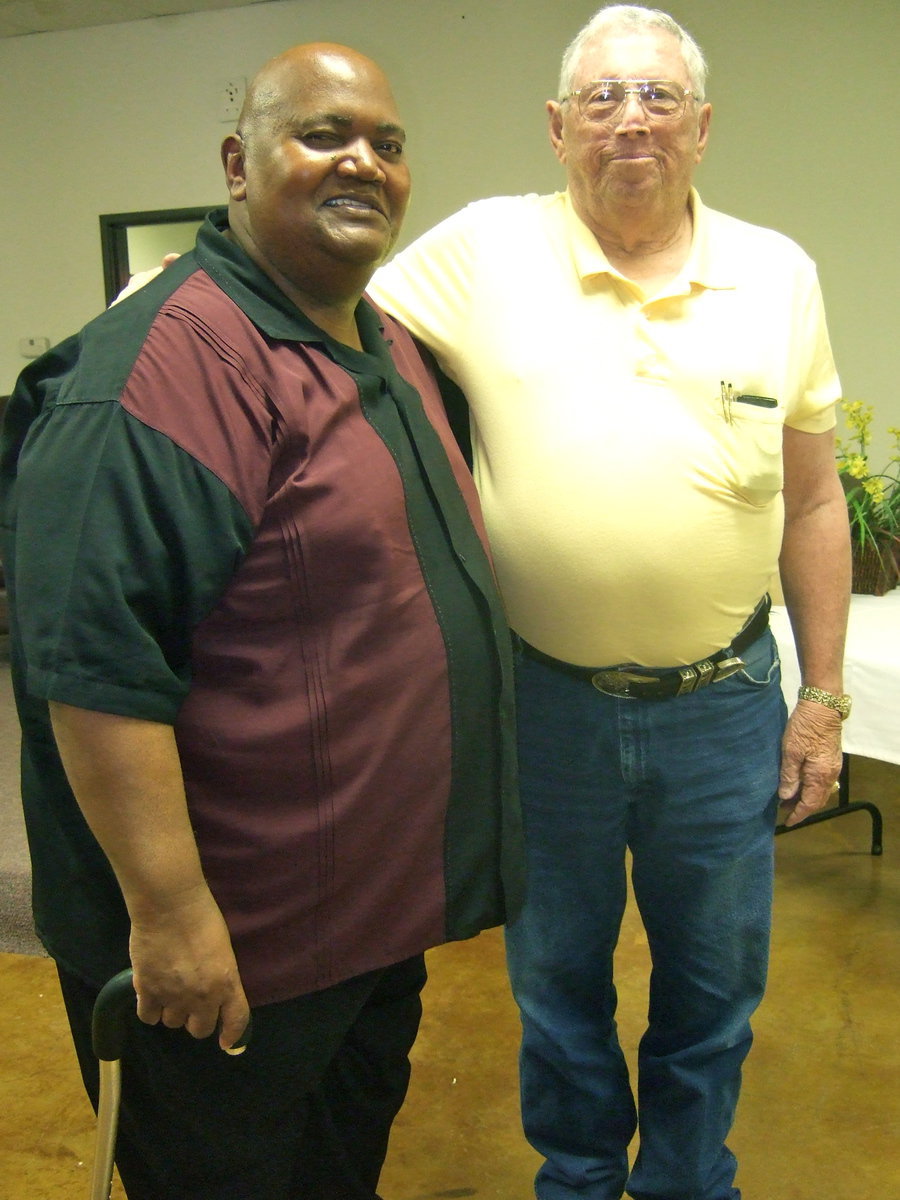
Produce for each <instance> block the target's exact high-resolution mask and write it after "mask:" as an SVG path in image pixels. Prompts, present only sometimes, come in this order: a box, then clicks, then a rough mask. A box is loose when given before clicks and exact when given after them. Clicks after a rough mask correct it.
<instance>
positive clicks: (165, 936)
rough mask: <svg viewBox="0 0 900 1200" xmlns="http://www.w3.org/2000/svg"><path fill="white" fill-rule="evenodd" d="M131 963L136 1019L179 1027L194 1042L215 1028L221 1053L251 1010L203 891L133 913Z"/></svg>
mask: <svg viewBox="0 0 900 1200" xmlns="http://www.w3.org/2000/svg"><path fill="white" fill-rule="evenodd" d="M131 964H132V967H133V970H134V990H135V992H136V993H137V998H138V1004H137V1015H138V1017H140V1019H141V1020H142V1021H144V1022H145V1023H146V1024H148V1025H155V1024H157V1023H158V1022H160V1021H161V1022H162V1023H163V1025H166V1026H168V1028H170V1029H178V1028H180V1027H182V1026H183V1027H184V1028H185V1029H186V1030H187V1031H188V1033H189V1034H191V1036H192V1037H195V1038H204V1037H209V1035H210V1034H212V1033H214V1032H215V1031H216V1029H218V1030H219V1045H220V1046H221V1047H222V1049H223V1050H230V1049H231V1048H232V1047H233V1046H234V1044H235V1042H237V1041H239V1039H240V1037H241V1035H242V1034H243V1032H244V1030H245V1029H246V1027H247V1023H248V1020H249V1016H250V1009H249V1006H248V1004H247V998H246V996H245V995H244V989H243V986H242V984H241V980H240V975H239V974H238V968H237V962H236V960H235V957H234V951H233V950H232V948H231V939H230V937H229V934H228V929H227V927H226V925H225V921H224V918H223V917H222V914H221V912H220V911H219V907H218V905H217V904H216V902H215V901H214V899H213V897H212V895H211V894H210V892H209V890H208V889H207V888H205V887H203V888H200V889H197V890H196V891H195V892H191V893H189V894H188V895H185V896H182V897H179V898H178V899H177V900H175V901H173V902H171V903H170V904H167V905H164V906H162V905H154V906H149V907H148V909H147V911H146V912H139V913H137V914H136V913H134V912H132V920H131Z"/></svg>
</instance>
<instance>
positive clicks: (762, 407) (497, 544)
mask: <svg viewBox="0 0 900 1200" xmlns="http://www.w3.org/2000/svg"><path fill="white" fill-rule="evenodd" d="M692 204H693V211H694V235H693V244H692V248H691V252H690V255H689V258H688V261H687V263H686V265H685V267H684V270H683V271H682V273H681V274H680V275H679V277H678V278H677V279H676V280H675V281H674V282H673V283H671V284H670V285H668V286H667V287H666V288H665V289H664V290H663V291H662V292H661V293H660V294H658V295H656V296H651V297H648V296H646V295H645V294H644V293H643V291H642V289H641V288H640V286H639V285H637V284H635V283H633V282H631V281H629V280H627V279H626V278H624V277H623V276H622V275H621V274H620V273H619V272H618V271H616V270H615V269H614V268H613V267H611V265H610V264H609V262H608V260H607V259H606V257H605V255H604V254H603V252H602V251H601V249H600V248H599V246H598V244H597V242H596V240H595V238H594V237H593V235H592V234H591V233H590V231H589V230H588V229H587V227H586V226H585V225H584V224H583V223H582V222H581V221H580V220H579V218H578V217H577V216H576V215H575V213H574V211H573V209H572V207H571V204H570V202H569V199H568V196H567V195H566V194H565V193H558V194H555V195H551V196H536V195H531V196H516V197H500V198H496V199H492V200H484V201H479V202H477V203H475V204H472V205H470V206H468V207H467V208H465V209H464V210H462V211H461V212H459V213H457V214H455V215H454V216H452V217H450V218H449V219H448V220H446V221H444V222H442V223H441V224H440V225H438V226H437V227H436V228H434V229H433V230H431V231H430V232H429V233H427V234H425V235H424V236H423V237H421V238H420V239H419V240H418V241H416V242H415V243H414V244H413V245H412V246H410V247H409V248H408V249H407V250H405V251H403V252H402V253H401V254H399V255H397V257H396V258H395V259H394V260H393V261H392V262H391V263H390V264H388V265H387V266H385V267H383V268H381V269H380V270H379V271H378V272H377V274H376V276H375V278H374V280H373V282H372V285H371V287H370V289H369V291H370V294H371V295H372V296H373V298H374V299H375V300H376V302H378V303H379V304H381V305H382V306H383V307H385V308H387V309H388V310H389V311H391V312H392V313H394V314H395V315H396V316H398V317H399V318H400V320H401V321H403V322H404V324H406V325H407V326H408V327H409V328H410V329H411V330H412V332H413V333H414V334H416V336H417V337H419V338H421V339H422V340H423V341H424V342H425V343H427V344H428V345H429V346H430V347H431V348H432V350H433V351H434V352H435V354H436V355H437V357H438V359H439V361H440V363H441V365H442V366H443V368H444V369H445V370H446V371H447V373H448V374H449V375H450V376H451V377H452V378H453V379H455V380H456V381H457V382H458V383H459V385H460V386H461V387H462V389H463V391H464V392H465V393H466V395H467V397H468V400H469V405H470V409H471V415H472V424H473V450H474V472H475V478H476V482H477V484H478V489H479V492H480V494H481V502H482V506H483V508H484V515H485V520H486V522H487V528H488V532H489V535H490V540H491V545H492V548H493V553H494V559H495V563H496V569H497V575H498V578H499V582H500V587H501V591H502V593H503V597H504V600H505V603H506V607H507V612H508V616H509V620H510V624H511V625H512V627H513V628H514V629H515V630H516V631H517V632H518V633H519V634H521V635H522V637H524V638H525V639H526V640H527V641H529V642H531V643H532V644H533V645H535V646H537V647H538V648H539V649H541V650H543V651H544V652H545V653H547V654H552V655H554V656H555V657H557V658H562V659H566V660H568V661H569V662H574V663H579V664H581V665H589V666H601V665H613V664H618V663H639V664H643V665H646V666H674V665H676V664H684V663H689V662H692V661H694V660H696V659H699V658H702V657H703V656H705V655H706V654H709V653H711V652H713V651H715V650H718V649H721V648H722V647H723V646H726V645H727V644H728V643H729V641H730V640H731V638H732V636H733V635H734V634H735V633H736V632H737V630H738V629H739V628H740V626H741V625H742V624H743V622H744V621H745V619H746V618H747V616H748V615H749V614H750V612H751V611H752V610H753V608H754V606H755V605H756V603H757V601H758V600H759V598H760V596H761V595H762V594H763V592H764V591H765V589H766V587H767V586H768V583H769V581H770V579H771V578H772V576H773V574H774V572H775V570H776V568H777V560H778V554H779V549H780V545H781V536H782V527H783V506H782V499H781V488H782V454H781V442H782V426H783V424H785V423H786V424H788V425H790V426H791V427H792V428H794V429H798V430H802V431H805V432H809V433H818V432H822V431H826V430H828V429H830V428H832V427H833V426H834V423H835V417H834V405H835V402H836V400H837V399H838V398H839V396H840V385H839V382H838V378H837V374H836V371H835V367H834V362H833V359H832V354H831V348H830V345H829V341H828V333H827V329H826V324H825V316H824V310H823V305H822V298H821V293H820V289H819V284H818V280H817V277H816V272H815V267H814V265H813V263H812V262H811V261H810V259H809V258H808V257H807V256H806V255H805V254H804V253H803V251H802V250H801V249H800V248H799V247H798V246H796V245H795V244H794V243H793V242H791V241H790V240H789V239H788V238H786V237H784V236H782V235H781V234H778V233H775V232H774V231H772V230H768V229H762V228H759V227H757V226H753V225H749V224H746V223H745V222H743V221H738V220H736V219H734V218H732V217H729V216H726V215H724V214H722V213H718V212H714V211H712V210H711V209H707V208H706V207H705V206H704V205H703V204H702V203H701V201H700V198H699V196H697V194H696V193H694V194H693V196H692ZM723 385H725V388H724V389H723ZM728 385H730V391H729V390H728ZM723 390H724V391H725V396H726V399H724V400H723ZM728 396H731V397H748V396H749V397H752V398H753V399H751V400H746V399H737V398H732V399H731V400H730V401H729V400H728V399H727V397H728Z"/></svg>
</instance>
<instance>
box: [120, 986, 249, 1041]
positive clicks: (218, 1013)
mask: <svg viewBox="0 0 900 1200" xmlns="http://www.w3.org/2000/svg"><path fill="white" fill-rule="evenodd" d="M137 1015H138V1018H139V1019H140V1020H141V1021H143V1022H144V1023H145V1024H146V1025H159V1024H162V1025H164V1026H165V1027H166V1028H167V1029H184V1030H185V1031H186V1032H187V1033H189V1034H190V1035H191V1037H193V1038H198V1039H202V1038H208V1037H211V1036H212V1035H213V1034H214V1033H216V1032H218V1035H219V1037H218V1041H219V1045H220V1046H221V1048H222V1049H223V1050H225V1051H227V1052H228V1053H232V1052H233V1053H236V1054H240V1053H241V1052H242V1051H243V1050H244V1049H245V1048H246V1038H245V1037H244V1035H245V1033H246V1031H247V1030H248V1026H249V1023H250V1008H249V1005H248V1004H247V999H246V996H245V995H244V992H243V989H242V988H240V987H238V989H237V992H236V993H235V994H234V995H232V996H229V997H228V998H226V999H222V998H221V997H220V998H217V999H209V1000H200V999H198V998H196V997H193V998H191V997H189V996H186V995H185V996H182V997H180V998H179V999H178V1000H177V1001H174V1002H172V1003H167V1004H162V1003H160V1002H159V1001H158V1000H157V999H155V998H153V997H152V996H148V995H146V994H144V993H141V992H138V995H137ZM242 1039H243V1040H244V1043H245V1044H244V1045H239V1043H241V1041H242Z"/></svg>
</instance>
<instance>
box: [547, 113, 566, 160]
mask: <svg viewBox="0 0 900 1200" xmlns="http://www.w3.org/2000/svg"><path fill="white" fill-rule="evenodd" d="M547 116H548V117H549V118H550V123H549V127H548V130H547V132H548V133H549V135H550V145H551V146H552V147H553V153H554V154H555V155H556V157H557V158H558V159H559V161H560V162H561V163H565V161H566V143H565V139H564V138H563V107H562V105H561V104H560V103H559V101H558V100H548V101H547Z"/></svg>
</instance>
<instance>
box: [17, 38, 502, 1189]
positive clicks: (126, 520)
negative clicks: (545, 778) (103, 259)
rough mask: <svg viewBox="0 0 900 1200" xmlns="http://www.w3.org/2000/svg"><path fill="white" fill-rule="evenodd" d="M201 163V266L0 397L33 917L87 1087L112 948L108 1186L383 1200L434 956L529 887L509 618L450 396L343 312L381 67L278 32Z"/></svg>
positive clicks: (190, 266) (374, 189) (375, 143)
mask: <svg viewBox="0 0 900 1200" xmlns="http://www.w3.org/2000/svg"><path fill="white" fill-rule="evenodd" d="M222 162H223V165H224V170H225V178H226V182H227V187H228V197H229V201H228V207H227V210H226V209H222V210H220V211H216V212H214V213H212V214H211V215H210V217H209V219H208V220H207V222H206V224H205V226H204V227H203V229H202V230H201V232H200V233H199V236H198V239H197V245H196V248H195V250H194V251H192V252H191V253H190V254H187V255H185V256H184V257H182V258H180V259H179V260H178V262H177V263H176V264H175V265H173V266H172V267H170V268H169V269H168V270H167V271H166V272H164V274H163V275H161V276H160V277H159V278H158V279H156V280H154V281H153V282H152V283H151V284H149V285H148V286H147V287H145V288H143V289H142V290H141V291H139V292H138V293H136V294H135V295H133V296H131V297H130V298H129V299H127V300H126V301H124V302H123V303H121V304H119V305H117V306H116V307H115V308H113V309H111V310H110V311H109V312H107V313H105V314H103V315H102V316H100V317H99V318H98V319H97V320H96V321H94V322H92V323H91V324H90V325H88V326H87V327H86V328H85V329H83V330H82V331H81V333H80V334H78V335H77V336H75V337H73V338H71V339H69V340H68V341H66V342H64V343H62V344H61V345H60V346H58V347H56V348H55V349H53V350H51V351H50V352H49V353H48V354H47V355H46V356H44V357H43V358H42V359H39V360H37V361H36V362H35V363H34V364H33V365H32V366H30V367H29V368H28V370H26V371H25V372H24V373H23V375H22V377H21V379H20V381H19V383H18V385H17V388H16V391H15V394H14V396H13V398H12V400H11V401H10V404H9V409H8V418H7V424H6V429H5V433H4V443H3V457H2V479H0V492H2V503H3V510H4V550H3V557H4V563H5V566H6V569H7V577H8V580H9V586H10V591H11V596H12V609H13V621H14V635H13V643H14V645H13V670H14V676H15V680H16V689H17V696H18V703H19V711H20V718H21V722H22V728H23V748H24V756H23V762H24V765H23V796H24V802H25V808H26V816H27V821H28V828H29V838H30V842H31V847H32V856H33V870H34V910H35V922H36V927H37V929H38V932H39V933H40V936H41V938H42V939H43V941H44V944H45V946H46V948H47V950H48V952H49V953H50V954H51V955H52V957H53V958H54V959H55V960H56V962H57V965H58V968H59V973H60V979H61V983H62V990H63V996H64V999H65V1003H66V1007H67V1011H68V1014H69V1019H70V1023H71V1026H72V1031H73V1035H74V1038H75V1042H76V1047H77V1049H78V1054H79V1058H80V1061H81V1066H82V1072H83V1075H84V1078H85V1083H86V1086H87V1088H88V1091H89V1094H90V1095H91V1096H92V1098H93V1099H94V1100H95V1102H96V1064H95V1063H94V1060H93V1056H92V1054H91V1050H90V1028H89V1026H90V1014H91V1009H92V1006H93V1002H94V999H95V997H96V994H97V992H98V990H99V988H100V987H101V985H102V984H103V983H104V981H105V980H106V979H107V978H108V977H109V976H110V975H112V974H114V973H116V972H117V971H119V970H121V969H122V968H124V967H126V966H127V965H128V964H129V963H130V964H131V965H132V966H133V970H134V982H135V990H136V992H137V1012H138V1016H139V1017H140V1023H139V1022H135V1027H134V1030H133V1031H132V1036H131V1038H130V1043H129V1045H128V1048H127V1051H126V1055H125V1065H124V1077H123V1100H122V1115H121V1121H120V1135H119V1143H118V1148H117V1155H116V1160H117V1164H118V1167H119V1171H120V1174H121V1177H122V1180H123V1182H124V1185H125V1188H126V1191H127V1194H128V1196H129V1198H130V1200H188V1198H190V1200H226V1198H228V1200H288V1197H292V1198H296V1197H303V1198H304V1200H356V1198H360V1200H372V1198H373V1197H375V1196H376V1188H377V1183H378V1177H379V1173H380V1170H381V1166H382V1163H383V1160H384V1156H385V1153H386V1148H387V1140H388V1134H389V1130H390V1126H391V1122H392V1120H393V1118H394V1116H395V1115H396V1112H397V1111H398V1109H399V1107H400V1105H401V1103H402V1101H403V1098H404V1095H405V1092H406V1086H407V1081H408V1073H409V1064H408V1051H409V1048H410V1046H411V1044H412V1042H413V1040H414V1038H415V1034H416V1030H417V1026H418V1020H419V1015H420V1000H419V993H420V990H421V987H422V985H423V983H424V978H425V972H424V962H423V952H424V951H425V950H426V949H427V948H429V947H431V946H434V945H437V944H439V943H441V942H443V941H446V940H449V939H455V938H463V937H470V936H473V935H474V934H476V933H477V932H478V931H480V930H482V929H484V928H487V927H489V926H493V925H496V924H499V923H502V922H503V921H504V920H505V919H506V918H507V917H508V916H510V915H511V914H512V913H513V912H515V911H516V909H517V907H518V903H519V897H520V892H521V875H522V868H521V862H522V856H521V844H520V819H519V813H518V807H517V802H516V799H515V781H514V757H513V753H512V751H511V725H510V721H511V709H512V705H511V698H510V684H511V678H512V671H511V663H510V651H509V641H508V634H507V632H506V622H505V620H504V616H503V613H502V610H501V607H500V604H499V602H498V599H497V595H496V592H495V590H494V583H493V576H492V571H491V567H490V563H489V560H488V557H487V552H486V540H485V535H484V529H483V526H482V523H481V517H480V515H479V511H478V504H477V500H476V496H475V492H474V487H473V484H472V482H471V479H470V477H469V475H468V472H467V471H466V468H465V464H464V462H463V460H462V458H461V456H460V454H459V452H458V450H457V448H456V445H455V442H454V440H453V438H452V435H451V434H450V431H449V429H448V427H447V425H446V422H445V419H444V416H443V410H442V405H441V399H440V394H439V390H438V387H437V384H436V382H435V379H434V378H433V376H432V374H431V373H430V371H429V369H428V368H427V367H426V365H425V364H424V363H423V361H422V359H421V358H420V357H419V355H418V353H417V351H416V349H415V347H414V345H413V343H412V341H411V340H410V338H409V336H408V335H407V334H406V332H405V331H404V330H403V329H402V328H401V327H400V326H399V325H397V324H396V323H395V322H394V321H393V320H391V319H389V318H388V317H386V316H385V315H384V314H383V313H382V312H380V311H379V310H377V309H375V308H374V307H373V306H372V305H371V304H369V303H368V302H367V301H366V300H364V299H363V298H362V293H363V289H364V288H365V286H366V284H367V282H368V279H369V277H370V275H371V273H372V271H373V270H374V269H375V267H376V266H377V265H378V264H379V263H380V262H382V261H383V260H384V259H385V257H386V256H387V255H388V253H389V251H390V249H391V247H392V246H393V245H394V242H395V241H396V238H397V234H398V231H399V227H400V222H401V221H402V218H403V215H404V212H405V209H406V205H407V200H408V196H409V171H408V167H407V165H406V159H405V150H404V133H403V128H402V125H401V123H400V119H399V116H398V113H397V109H396V105H395V103H394V99H393V96H392V94H391V90H390V87H389V85H388V82H387V80H386V79H385V77H384V75H383V74H382V72H381V71H380V70H379V69H378V67H377V66H376V65H375V64H374V63H372V62H370V61H369V60H368V59H366V58H364V57H362V56H361V55H359V54H357V53H356V52H354V51H352V50H349V49H347V48H345V47H340V46H333V45H312V46H300V47H296V48H294V49H292V50H290V51H288V52H287V53H285V54H283V55H281V56H280V57H278V58H276V59H274V60H273V61H272V62H270V63H268V64H267V65H266V66H265V67H264V68H263V69H262V71H261V72H260V74H259V75H258V76H257V78H256V79H255V80H254V81H253V83H252V84H251V86H250V88H249V89H248V94H247V100H246V103H245V106H244V110H243V112H242V114H241V118H240V122H239V127H238V130H237V132H236V133H234V134H232V135H230V136H229V137H227V138H226V139H225V141H224V144H223V146H222ZM251 1006H252V1007H253V1010H254V1022H253V1036H252V1038H251V1040H250V1045H249V1048H248V1049H247V1051H246V1053H244V1054H243V1055H241V1056H240V1057H236V1056H229V1055H226V1054H224V1053H223V1050H228V1049H231V1048H233V1047H234V1044H235V1042H236V1041H237V1040H238V1039H239V1038H240V1036H241V1034H242V1032H243V1031H244V1028H245V1026H246V1024H247V1020H248V1012H249V1009H250V1007H251Z"/></svg>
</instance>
